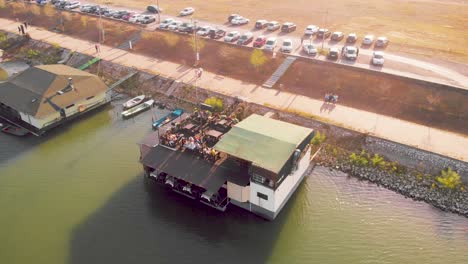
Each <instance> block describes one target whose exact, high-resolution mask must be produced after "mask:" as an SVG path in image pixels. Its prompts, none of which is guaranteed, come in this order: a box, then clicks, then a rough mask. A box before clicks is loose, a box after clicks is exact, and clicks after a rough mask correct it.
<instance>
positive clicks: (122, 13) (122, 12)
mask: <svg viewBox="0 0 468 264" xmlns="http://www.w3.org/2000/svg"><path fill="white" fill-rule="evenodd" d="M128 13H129V12H128V11H126V10H119V11H117V12H116V13H115V14H114V15H113V16H112V17H113V18H117V19H122V18H123V17H124V16H126V15H127V14H128Z"/></svg>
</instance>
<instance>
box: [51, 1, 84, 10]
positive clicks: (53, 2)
mask: <svg viewBox="0 0 468 264" xmlns="http://www.w3.org/2000/svg"><path fill="white" fill-rule="evenodd" d="M57 2H58V1H57V0H52V1H50V3H51V4H53V5H55V3H57ZM90 6H91V5H90V4H86V5H82V6H80V11H81V12H86V11H85V10H86V9H88V8H89V7H90Z"/></svg>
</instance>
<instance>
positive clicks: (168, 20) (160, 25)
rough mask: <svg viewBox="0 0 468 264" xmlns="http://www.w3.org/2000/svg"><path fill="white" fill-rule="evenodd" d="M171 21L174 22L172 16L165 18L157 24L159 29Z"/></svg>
mask: <svg viewBox="0 0 468 264" xmlns="http://www.w3.org/2000/svg"><path fill="white" fill-rule="evenodd" d="M172 22H174V19H173V18H166V19H164V20H163V21H162V22H161V23H160V24H159V28H161V29H164V28H166V29H167V28H168V27H169V25H170V24H171V23H172Z"/></svg>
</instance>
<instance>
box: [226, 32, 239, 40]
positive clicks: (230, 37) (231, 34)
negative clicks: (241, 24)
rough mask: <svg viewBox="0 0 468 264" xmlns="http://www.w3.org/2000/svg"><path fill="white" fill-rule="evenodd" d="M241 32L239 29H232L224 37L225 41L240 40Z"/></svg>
mask: <svg viewBox="0 0 468 264" xmlns="http://www.w3.org/2000/svg"><path fill="white" fill-rule="evenodd" d="M239 37H240V34H239V32H238V31H231V32H229V33H228V34H227V35H226V36H225V37H224V42H234V41H236V40H238V39H239Z"/></svg>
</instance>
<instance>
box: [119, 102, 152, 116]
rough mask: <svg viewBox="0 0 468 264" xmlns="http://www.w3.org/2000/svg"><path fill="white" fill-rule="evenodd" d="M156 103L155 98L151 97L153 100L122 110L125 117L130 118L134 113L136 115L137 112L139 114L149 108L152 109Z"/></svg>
mask: <svg viewBox="0 0 468 264" xmlns="http://www.w3.org/2000/svg"><path fill="white" fill-rule="evenodd" d="M153 105H154V100H153V99H151V100H148V101H146V102H144V103H142V104H140V105H137V106H135V107H132V108H130V109H128V110H126V111H123V112H122V117H123V118H129V117H131V116H133V115H136V114H139V113H141V112H143V111H146V110H148V109H150V108H151V107H152V106H153Z"/></svg>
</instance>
